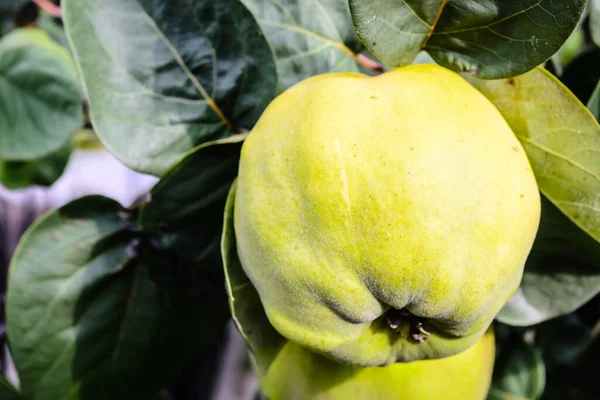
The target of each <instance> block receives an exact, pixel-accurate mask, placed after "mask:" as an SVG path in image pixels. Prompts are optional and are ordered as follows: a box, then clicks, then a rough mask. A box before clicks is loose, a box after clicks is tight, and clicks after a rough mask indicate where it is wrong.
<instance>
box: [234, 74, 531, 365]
mask: <svg viewBox="0 0 600 400" xmlns="http://www.w3.org/2000/svg"><path fill="white" fill-rule="evenodd" d="M539 218H540V197H539V191H538V188H537V185H536V181H535V178H534V176H533V172H532V170H531V166H530V165H529V161H528V159H527V156H526V154H525V152H524V150H523V148H522V147H521V144H520V143H519V141H518V140H517V138H516V137H515V135H514V133H513V132H512V131H511V129H510V127H509V126H508V124H507V123H506V121H505V120H504V119H503V117H502V116H501V114H500V113H499V112H498V110H497V109H496V108H495V107H494V106H493V105H492V104H491V103H490V102H489V101H488V100H487V99H486V98H485V97H484V96H483V95H482V94H480V93H479V92H478V91H477V90H476V89H475V88H473V87H472V86H471V85H469V84H468V83H467V82H466V81H465V80H464V79H462V78H461V77H460V76H459V75H458V74H456V73H454V72H451V71H449V70H447V69H444V68H442V67H439V66H434V65H413V66H408V67H404V68H400V69H395V70H392V71H390V72H387V73H384V74H382V75H380V76H377V77H367V76H364V75H360V74H356V73H333V74H325V75H319V76H316V77H313V78H310V79H307V80H305V81H303V82H301V83H299V84H297V85H295V86H293V87H292V88H290V89H288V90H287V91H285V92H284V93H282V94H281V95H280V96H278V97H277V98H276V99H275V100H274V101H273V102H272V103H271V104H270V105H269V106H268V107H267V109H266V110H265V112H264V113H263V115H262V116H261V118H260V120H259V121H258V123H257V125H256V126H255V128H254V129H253V130H252V132H251V133H250V135H249V136H248V138H247V139H246V142H245V143H244V145H243V148H242V155H241V161H240V169H239V176H238V181H237V195H236V199H235V210H234V228H235V234H236V238H237V251H238V254H239V257H240V261H241V264H242V267H243V269H244V271H245V273H246V274H247V275H248V277H249V279H250V280H251V282H252V284H253V285H254V286H255V287H256V289H257V291H258V293H259V296H260V299H261V302H262V304H263V306H264V308H265V311H266V314H267V317H268V319H269V321H270V323H271V324H272V325H273V327H274V328H275V329H276V330H277V331H278V332H279V333H281V334H282V335H283V336H284V337H286V338H288V339H290V340H292V341H295V342H297V343H298V344H300V345H302V346H304V347H307V348H309V349H311V350H313V351H316V352H319V353H322V354H325V355H327V356H329V357H330V358H333V359H335V360H338V361H340V362H344V363H347V364H351V365H361V366H369V365H387V364H391V363H394V362H409V361H414V360H421V359H434V358H441V357H447V356H451V355H454V354H457V353H459V352H462V351H464V350H466V349H467V348H469V347H470V346H472V345H473V344H474V343H476V342H477V340H479V338H480V337H481V336H482V335H483V334H484V332H485V331H486V329H487V328H488V327H489V325H490V323H491V322H492V320H493V319H494V317H495V315H496V314H497V313H498V311H499V310H500V308H501V307H502V306H503V305H504V304H505V303H506V301H507V300H508V299H509V297H510V296H511V294H512V293H513V292H514V291H515V290H516V288H517V287H518V286H519V283H520V281H521V277H522V274H523V266H524V263H525V260H526V258H527V255H528V254H529V251H530V250H531V246H532V244H533V240H534V238H535V235H536V232H537V228H538V224H539ZM394 309H395V310H398V311H397V313H396V315H403V316H404V317H401V318H399V319H398V321H395V322H397V323H398V324H396V323H394V324H393V325H398V326H397V327H394V329H392V327H390V323H389V321H388V318H387V316H389V313H390V310H394ZM416 317H418V318H419V320H420V321H421V322H422V327H423V329H424V330H426V331H427V332H429V333H430V335H428V336H427V337H425V339H426V340H424V341H419V340H415V339H414V338H413V337H412V336H411V332H413V331H414V329H413V328H411V326H414V321H415V318H416Z"/></svg>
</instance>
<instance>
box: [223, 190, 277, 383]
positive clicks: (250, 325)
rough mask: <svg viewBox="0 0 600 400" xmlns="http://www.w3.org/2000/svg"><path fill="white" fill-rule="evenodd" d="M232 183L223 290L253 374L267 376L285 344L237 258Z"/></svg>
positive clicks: (224, 237)
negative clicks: (244, 345) (247, 350)
mask: <svg viewBox="0 0 600 400" xmlns="http://www.w3.org/2000/svg"><path fill="white" fill-rule="evenodd" d="M234 203H235V183H234V184H233V185H232V187H231V190H230V191H229V196H228V197H227V205H226V206H225V223H224V226H223V241H222V242H221V253H222V254H223V263H224V267H225V288H226V289H227V294H228V295H229V306H230V309H231V316H232V317H233V321H234V322H235V325H236V326H237V328H238V330H239V331H240V333H241V335H242V337H243V338H244V340H245V341H246V343H247V345H248V348H249V349H250V351H251V352H252V355H253V360H254V363H255V367H256V368H255V370H256V371H257V372H259V373H262V374H266V373H267V371H268V368H269V365H270V364H271V362H272V361H273V360H274V359H275V356H276V355H277V353H278V352H279V350H281V348H282V347H283V345H284V344H285V343H286V339H284V338H283V336H281V335H280V334H279V333H278V332H277V331H276V330H275V328H273V327H272V326H271V324H270V323H269V320H268V319H267V315H266V314H265V310H264V308H263V306H262V303H261V302H260V298H259V296H258V292H257V291H256V289H255V288H254V286H252V283H251V282H250V280H249V279H248V277H247V276H246V274H245V273H244V270H243V269H242V265H241V263H240V260H239V258H238V255H237V250H236V241H235V231H234V227H233V206H234Z"/></svg>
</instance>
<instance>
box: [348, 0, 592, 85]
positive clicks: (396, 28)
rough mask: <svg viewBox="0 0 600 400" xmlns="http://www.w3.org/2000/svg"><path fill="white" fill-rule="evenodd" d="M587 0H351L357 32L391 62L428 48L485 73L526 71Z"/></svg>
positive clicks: (406, 60) (441, 59) (561, 37)
mask: <svg viewBox="0 0 600 400" xmlns="http://www.w3.org/2000/svg"><path fill="white" fill-rule="evenodd" d="M586 2H587V0H569V1H563V0H521V1H504V0H489V1H485V2H475V1H471V0H427V1H422V0H403V1H396V0H379V1H372V0H350V9H351V11H352V16H353V20H354V24H355V26H356V29H357V32H358V36H359V37H360V38H361V40H362V42H363V43H364V44H365V46H366V47H367V48H368V49H369V50H370V51H371V52H372V53H373V54H374V55H375V56H376V57H377V58H379V59H380V60H382V61H383V62H384V63H386V64H388V65H390V66H401V65H407V64H410V63H411V62H412V60H413V58H414V57H415V56H416V55H417V53H418V52H419V51H420V50H426V51H428V52H429V54H431V56H432V57H433V58H434V59H435V60H436V61H437V62H438V63H439V64H441V65H443V66H446V67H448V68H451V69H454V70H457V71H469V72H472V73H474V74H476V75H477V76H478V77H480V78H485V79H491V78H504V77H510V76H515V75H518V74H522V73H524V72H526V71H528V70H530V69H532V68H534V67H535V66H537V65H539V64H541V63H543V62H544V61H546V60H547V59H548V58H550V57H551V56H552V55H553V54H554V53H555V52H556V51H557V50H558V49H559V48H560V47H561V46H562V44H563V43H564V42H565V40H567V38H568V37H569V35H570V34H571V32H572V31H573V29H575V27H576V26H577V23H578V21H579V19H580V18H581V15H582V13H583V11H584V9H585V5H586Z"/></svg>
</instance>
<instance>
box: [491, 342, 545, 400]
mask: <svg viewBox="0 0 600 400" xmlns="http://www.w3.org/2000/svg"><path fill="white" fill-rule="evenodd" d="M507 350H508V352H509V353H508V355H507V356H506V357H505V358H504V359H503V358H500V359H498V361H497V362H496V366H495V367H494V379H493V382H492V388H491V389H490V393H489V395H488V400H536V399H539V398H540V397H541V395H542V394H543V393H544V388H545V386H546V370H545V368H544V361H543V359H542V357H541V354H540V351H539V350H538V349H537V348H536V347H535V346H534V345H529V344H526V343H524V342H522V341H521V340H514V341H512V343H510V346H509V347H508V348H507Z"/></svg>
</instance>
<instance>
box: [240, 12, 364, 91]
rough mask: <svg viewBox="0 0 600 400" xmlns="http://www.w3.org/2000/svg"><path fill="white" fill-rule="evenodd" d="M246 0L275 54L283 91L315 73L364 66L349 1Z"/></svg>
mask: <svg viewBox="0 0 600 400" xmlns="http://www.w3.org/2000/svg"><path fill="white" fill-rule="evenodd" d="M242 2H243V3H244V4H245V5H246V7H248V9H249V10H250V11H252V13H253V14H254V16H255V17H256V19H257V21H258V22H259V23H260V26H261V28H262V29H263V31H264V32H265V35H266V36H267V39H268V40H269V42H270V44H271V47H272V49H273V52H274V53H275V58H276V60H277V71H278V72H279V90H280V91H284V90H285V89H287V88H289V87H290V86H292V85H293V84H295V83H297V82H299V81H301V80H303V79H306V78H308V77H310V76H313V75H317V74H322V73H327V72H338V71H355V72H360V71H362V70H363V69H361V67H360V65H361V64H360V63H361V57H363V56H359V54H358V52H359V51H360V50H361V48H362V45H361V44H360V41H359V40H358V37H357V36H356V32H355V31H354V27H353V25H352V18H351V16H350V10H349V8H348V1H347V0H282V1H277V2H275V1H263V0H242Z"/></svg>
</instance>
